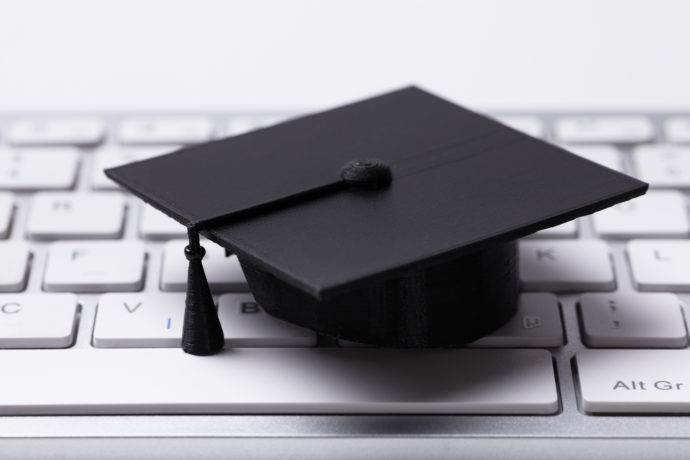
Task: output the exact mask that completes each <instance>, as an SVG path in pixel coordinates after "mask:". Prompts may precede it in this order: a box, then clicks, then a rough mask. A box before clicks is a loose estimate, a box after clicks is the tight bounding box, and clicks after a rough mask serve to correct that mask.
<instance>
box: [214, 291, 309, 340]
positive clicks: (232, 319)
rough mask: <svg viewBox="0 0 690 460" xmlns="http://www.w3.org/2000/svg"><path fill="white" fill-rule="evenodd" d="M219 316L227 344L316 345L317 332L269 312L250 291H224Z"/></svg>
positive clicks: (219, 300) (219, 305)
mask: <svg viewBox="0 0 690 460" xmlns="http://www.w3.org/2000/svg"><path fill="white" fill-rule="evenodd" d="M218 318H220V324H221V325H222V326H223V332H224V334H225V346H226V347H229V348H231V347H313V346H315V345H316V334H315V333H314V332H313V331H310V330H308V329H304V328H302V327H299V326H295V325H294V324H289V323H286V322H285V321H281V320H279V319H276V318H273V317H271V316H269V315H267V314H266V313H265V312H264V311H263V310H262V309H261V307H259V306H258V305H257V303H256V301H255V300H254V297H252V295H251V294H224V295H222V296H220V299H218Z"/></svg>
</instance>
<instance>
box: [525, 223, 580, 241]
mask: <svg viewBox="0 0 690 460" xmlns="http://www.w3.org/2000/svg"><path fill="white" fill-rule="evenodd" d="M576 236H577V221H575V220H571V221H570V222H566V223H564V224H561V225H556V226H555V227H550V228H545V229H544V230H540V231H538V232H536V233H533V234H531V235H529V236H528V238H575V237H576Z"/></svg>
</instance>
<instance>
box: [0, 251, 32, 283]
mask: <svg viewBox="0 0 690 460" xmlns="http://www.w3.org/2000/svg"><path fill="white" fill-rule="evenodd" d="M30 257H31V253H30V252H29V247H28V246H27V245H26V244H24V243H21V242H14V241H13V242H2V243H0V292H18V291H21V290H23V289H24V286H25V285H26V277H27V274H28V269H29V259H30Z"/></svg>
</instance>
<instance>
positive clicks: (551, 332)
mask: <svg viewBox="0 0 690 460" xmlns="http://www.w3.org/2000/svg"><path fill="white" fill-rule="evenodd" d="M561 345H563V326H562V324H561V312H560V308H559V306H558V299H557V298H556V296H555V295H553V294H549V293H545V292H544V293H537V292H534V293H528V292H525V293H522V294H520V301H519V304H518V311H517V313H516V314H515V316H513V317H512V318H511V319H510V320H509V321H508V322H507V323H506V324H504V325H503V326H501V327H500V328H499V329H498V330H496V331H494V332H492V333H491V334H489V335H487V336H484V337H482V338H481V339H479V340H476V341H474V342H472V343H471V344H470V345H469V346H471V347H496V348H497V347H515V348H517V347H523V348H526V347H560V346H561Z"/></svg>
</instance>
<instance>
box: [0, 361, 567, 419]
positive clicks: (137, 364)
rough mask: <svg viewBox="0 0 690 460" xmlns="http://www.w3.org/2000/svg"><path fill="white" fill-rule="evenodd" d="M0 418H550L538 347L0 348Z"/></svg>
mask: <svg viewBox="0 0 690 460" xmlns="http://www.w3.org/2000/svg"><path fill="white" fill-rule="evenodd" d="M0 369H2V374H3V378H2V379H0V414H5V415H10V414H12V415H20V414H161V413H179V414H202V413H215V414H219V413H225V414H249V413H252V414H307V413H314V414H315V413H348V414H352V413H362V414H365V413H387V414H391V413H393V414H399V413H407V414H409V413H436V414H439V413H442V414H547V413H554V412H556V411H557V409H558V395H557V390H556V383H555V378H554V371H553V364H552V359H551V355H550V353H549V352H547V351H545V350H495V349H494V350H488V349H487V350H465V349H457V350H382V349H327V348H320V349H275V348H273V349H271V348H264V349H259V348H255V349H249V348H243V349H232V350H224V351H223V352H222V353H220V354H218V355H216V356H211V357H196V356H190V355H185V354H184V353H183V352H181V351H180V350H177V349H107V350H104V349H68V350H1V351H0Z"/></svg>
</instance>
